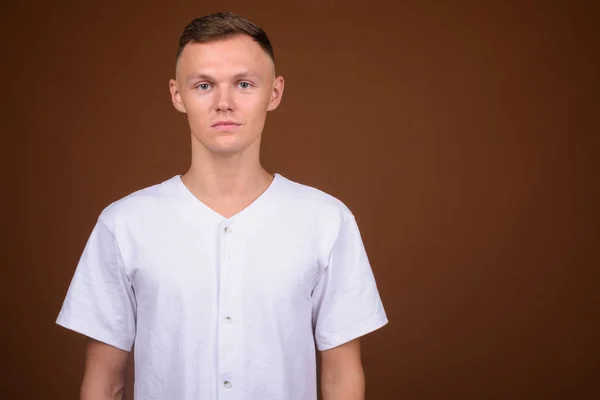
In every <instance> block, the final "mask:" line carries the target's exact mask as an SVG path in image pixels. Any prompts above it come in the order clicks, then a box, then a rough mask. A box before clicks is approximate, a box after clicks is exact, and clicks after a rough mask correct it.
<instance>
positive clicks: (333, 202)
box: [282, 177, 354, 220]
mask: <svg viewBox="0 0 600 400" xmlns="http://www.w3.org/2000/svg"><path fill="white" fill-rule="evenodd" d="M283 181H284V185H283V187H284V190H283V191H282V193H283V195H284V196H285V198H286V199H285V200H286V202H285V203H286V204H287V205H289V206H291V207H294V208H297V209H299V210H302V211H305V212H308V213H310V214H312V215H316V216H319V215H320V216H331V215H335V216H339V217H341V218H342V219H344V220H348V219H350V218H353V217H354V216H353V214H352V211H351V210H350V208H349V207H348V205H347V204H346V203H345V202H344V201H343V200H341V199H340V198H339V197H336V196H335V195H333V194H332V193H331V192H329V191H326V190H325V189H323V188H320V187H317V186H314V185H310V184H307V183H303V182H298V181H294V180H291V179H289V178H285V177H284V178H283Z"/></svg>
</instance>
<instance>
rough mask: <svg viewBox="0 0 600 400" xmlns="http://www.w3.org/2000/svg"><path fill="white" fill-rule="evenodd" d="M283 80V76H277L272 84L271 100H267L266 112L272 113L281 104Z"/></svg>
mask: <svg viewBox="0 0 600 400" xmlns="http://www.w3.org/2000/svg"><path fill="white" fill-rule="evenodd" d="M283 86H284V80H283V76H278V77H277V78H275V82H273V90H271V98H270V100H269V106H268V107H267V111H273V110H274V109H276V108H277V107H278V106H279V103H281V97H282V96H283Z"/></svg>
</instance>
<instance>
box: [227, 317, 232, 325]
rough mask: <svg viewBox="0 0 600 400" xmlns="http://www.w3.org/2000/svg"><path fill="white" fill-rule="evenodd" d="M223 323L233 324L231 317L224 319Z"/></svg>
mask: <svg viewBox="0 0 600 400" xmlns="http://www.w3.org/2000/svg"><path fill="white" fill-rule="evenodd" d="M225 322H227V323H228V324H231V323H232V322H233V319H231V317H225Z"/></svg>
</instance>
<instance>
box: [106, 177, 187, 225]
mask: <svg viewBox="0 0 600 400" xmlns="http://www.w3.org/2000/svg"><path fill="white" fill-rule="evenodd" d="M176 178H177V176H175V177H172V178H169V179H167V180H163V181H161V182H158V183H155V184H153V185H150V186H145V187H143V188H141V189H137V190H134V191H132V192H130V193H129V194H127V195H125V196H123V197H121V198H118V199H116V200H114V201H113V202H112V203H110V204H109V205H108V206H106V207H105V208H104V209H103V210H102V211H101V212H100V216H99V218H100V219H101V220H102V221H103V222H104V223H105V224H107V225H109V226H114V225H115V224H119V223H123V222H126V220H128V219H129V220H130V219H132V218H134V219H135V218H144V217H150V216H152V215H155V216H156V215H160V214H161V212H162V211H163V210H164V209H165V208H166V206H167V204H169V203H170V202H172V201H173V199H174V196H173V193H174V182H173V181H174V180H175V179H176Z"/></svg>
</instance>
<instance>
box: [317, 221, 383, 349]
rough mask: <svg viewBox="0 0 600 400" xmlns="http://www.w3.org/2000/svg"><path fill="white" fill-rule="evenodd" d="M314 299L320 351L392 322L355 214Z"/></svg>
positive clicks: (341, 233)
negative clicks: (384, 304)
mask: <svg viewBox="0 0 600 400" xmlns="http://www.w3.org/2000/svg"><path fill="white" fill-rule="evenodd" d="M312 298H313V327H314V331H315V342H316V345H317V349H318V350H319V351H323V350H328V349H331V348H333V347H337V346H339V345H341V344H344V343H346V342H349V341H351V340H353V339H356V338H358V337H360V336H363V335H365V334H367V333H370V332H372V331H374V330H376V329H379V328H381V327H382V326H384V325H386V324H387V323H388V319H387V316H386V313H385V310H384V308H383V305H382V301H381V298H380V296H379V292H378V289H377V285H376V282H375V277H374V274H373V271H372V269H371V266H370V264H369V260H368V257H367V254H366V251H365V247H364V244H363V241H362V238H361V235H360V232H359V229H358V225H357V223H356V220H355V218H354V217H352V218H351V219H349V220H347V221H345V222H343V223H342V226H341V228H340V231H339V234H338V237H337V239H336V241H335V243H334V245H333V247H332V249H331V253H330V256H329V262H328V264H327V266H326V268H325V269H324V271H323V273H322V275H321V277H320V278H319V281H318V282H317V284H316V286H315V288H314V290H313V293H312Z"/></svg>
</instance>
